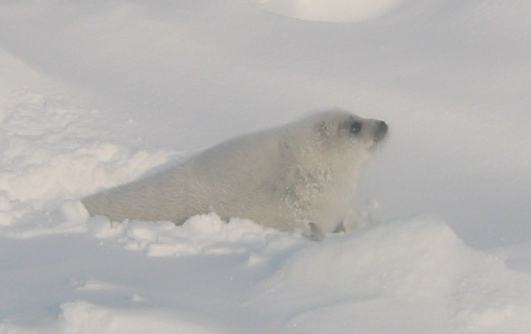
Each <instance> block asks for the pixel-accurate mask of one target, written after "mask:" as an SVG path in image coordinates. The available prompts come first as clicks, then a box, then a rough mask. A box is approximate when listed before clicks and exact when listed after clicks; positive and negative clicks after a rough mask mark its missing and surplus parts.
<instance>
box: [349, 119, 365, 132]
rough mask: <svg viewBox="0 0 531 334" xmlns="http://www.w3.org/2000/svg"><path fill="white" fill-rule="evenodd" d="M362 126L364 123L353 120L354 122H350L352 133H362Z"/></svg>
mask: <svg viewBox="0 0 531 334" xmlns="http://www.w3.org/2000/svg"><path fill="white" fill-rule="evenodd" d="M362 127H363V124H362V123H360V122H352V124H350V133H352V134H358V133H360V131H361V128H362Z"/></svg>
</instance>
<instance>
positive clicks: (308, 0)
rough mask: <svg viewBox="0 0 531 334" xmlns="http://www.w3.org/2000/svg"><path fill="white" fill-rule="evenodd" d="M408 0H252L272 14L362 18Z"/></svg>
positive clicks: (329, 19) (343, 19)
mask: <svg viewBox="0 0 531 334" xmlns="http://www.w3.org/2000/svg"><path fill="white" fill-rule="evenodd" d="M407 1H409V0H256V2H257V3H258V5H259V6H260V7H261V8H263V9H265V10H268V11H270V12H273V13H275V14H279V15H283V16H287V17H291V18H295V19H301V20H309V21H323V22H362V21H367V20H371V19H375V18H378V17H381V16H383V15H385V14H387V13H389V12H390V11H392V10H393V9H395V8H396V7H398V6H400V5H401V4H403V3H405V2H407Z"/></svg>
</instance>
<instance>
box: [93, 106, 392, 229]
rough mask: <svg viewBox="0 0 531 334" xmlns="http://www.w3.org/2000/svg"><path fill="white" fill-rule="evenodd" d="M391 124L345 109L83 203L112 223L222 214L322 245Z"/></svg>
mask: <svg viewBox="0 0 531 334" xmlns="http://www.w3.org/2000/svg"><path fill="white" fill-rule="evenodd" d="M386 133H387V124H386V123H385V122H383V121H379V120H373V119H365V118H361V117H359V116H356V115H353V114H351V113H348V112H346V111H343V110H329V111H325V112H321V113H317V114H314V115H311V116H308V117H305V118H302V119H300V120H299V121H297V122H294V123H291V124H287V125H284V126H282V127H279V128H274V129H269V130H265V131H261V132H257V133H252V134H248V135H244V136H241V137H237V138H235V139H232V140H228V141H226V142H223V143H221V144H219V145H217V146H214V147H212V148H210V149H207V150H205V151H203V152H201V153H199V154H198V155H196V156H193V157H191V158H190V159H188V160H187V161H185V162H183V163H182V164H180V165H177V166H173V167H171V168H169V169H167V170H165V171H162V172H160V173H157V174H155V175H152V176H148V177H146V178H144V179H140V180H138V181H135V182H133V183H130V184H126V185H122V186H119V187H117V188H114V189H110V190H107V191H104V192H102V193H98V194H95V195H92V196H89V197H87V198H85V199H83V200H82V202H83V203H84V204H85V206H86V208H87V209H88V211H89V213H90V214H91V215H96V214H99V215H105V216H108V217H109V218H110V219H111V220H114V221H121V220H124V219H139V220H150V221H159V220H169V221H173V222H175V223H176V224H182V223H183V222H184V221H185V220H186V219H188V218H189V217H191V216H193V215H196V214H202V213H210V212H215V213H217V214H219V215H220V216H221V217H222V218H223V219H228V218H231V217H238V218H247V219H251V220H253V221H254V222H256V223H258V224H261V225H264V226H268V227H272V228H275V229H278V230H281V231H293V230H302V231H303V232H304V233H305V235H307V236H308V237H310V238H311V239H321V238H322V237H323V236H324V234H325V233H329V232H333V231H335V230H337V229H338V228H340V227H341V226H342V225H343V223H342V222H343V220H344V219H345V218H346V216H347V214H348V212H349V211H350V209H351V206H352V204H353V199H354V190H355V188H356V184H357V182H358V180H359V178H360V174H361V172H362V170H363V167H364V166H365V164H366V162H367V160H368V159H369V157H370V156H371V153H372V151H373V149H374V147H375V146H376V145H377V144H378V143H379V142H380V141H381V140H382V139H383V138H384V137H385V136H386Z"/></svg>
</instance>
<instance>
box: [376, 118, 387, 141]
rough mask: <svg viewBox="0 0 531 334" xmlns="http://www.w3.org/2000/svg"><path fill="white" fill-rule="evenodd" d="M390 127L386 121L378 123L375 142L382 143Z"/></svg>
mask: <svg viewBox="0 0 531 334" xmlns="http://www.w3.org/2000/svg"><path fill="white" fill-rule="evenodd" d="M388 129H389V127H388V126H387V123H385V122H384V121H378V122H376V131H374V140H376V141H380V140H382V139H384V138H385V135H386V134H387V130H388Z"/></svg>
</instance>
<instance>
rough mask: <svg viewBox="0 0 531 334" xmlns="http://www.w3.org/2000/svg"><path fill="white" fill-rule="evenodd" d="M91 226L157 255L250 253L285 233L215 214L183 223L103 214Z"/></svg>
mask: <svg viewBox="0 0 531 334" xmlns="http://www.w3.org/2000/svg"><path fill="white" fill-rule="evenodd" d="M87 226H88V230H89V231H90V233H91V234H92V235H94V236H95V237H97V238H101V239H108V240H114V241H115V242H117V243H119V244H122V245H123V246H124V247H125V248H127V249H129V250H135V251H142V252H144V253H145V254H146V255H148V256H157V257H160V256H190V255H200V254H240V253H249V252H251V251H252V250H256V249H261V248H264V247H265V246H266V245H267V243H268V239H269V238H270V237H271V236H275V235H276V236H280V235H281V233H280V232H278V231H275V230H272V229H266V228H264V227H262V226H260V225H257V224H255V223H253V222H252V221H250V220H245V219H237V218H233V219H231V220H230V221H229V222H228V223H226V222H224V221H223V220H222V219H221V218H220V217H219V216H218V215H216V214H214V213H211V214H205V215H197V216H193V217H191V218H190V219H188V220H187V221H186V222H185V223H184V224H183V225H181V226H177V225H175V224H174V223H172V222H142V221H125V222H122V223H116V222H110V221H109V220H108V219H107V218H106V217H102V216H97V217H93V218H91V219H90V220H89V221H88V222H87Z"/></svg>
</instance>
